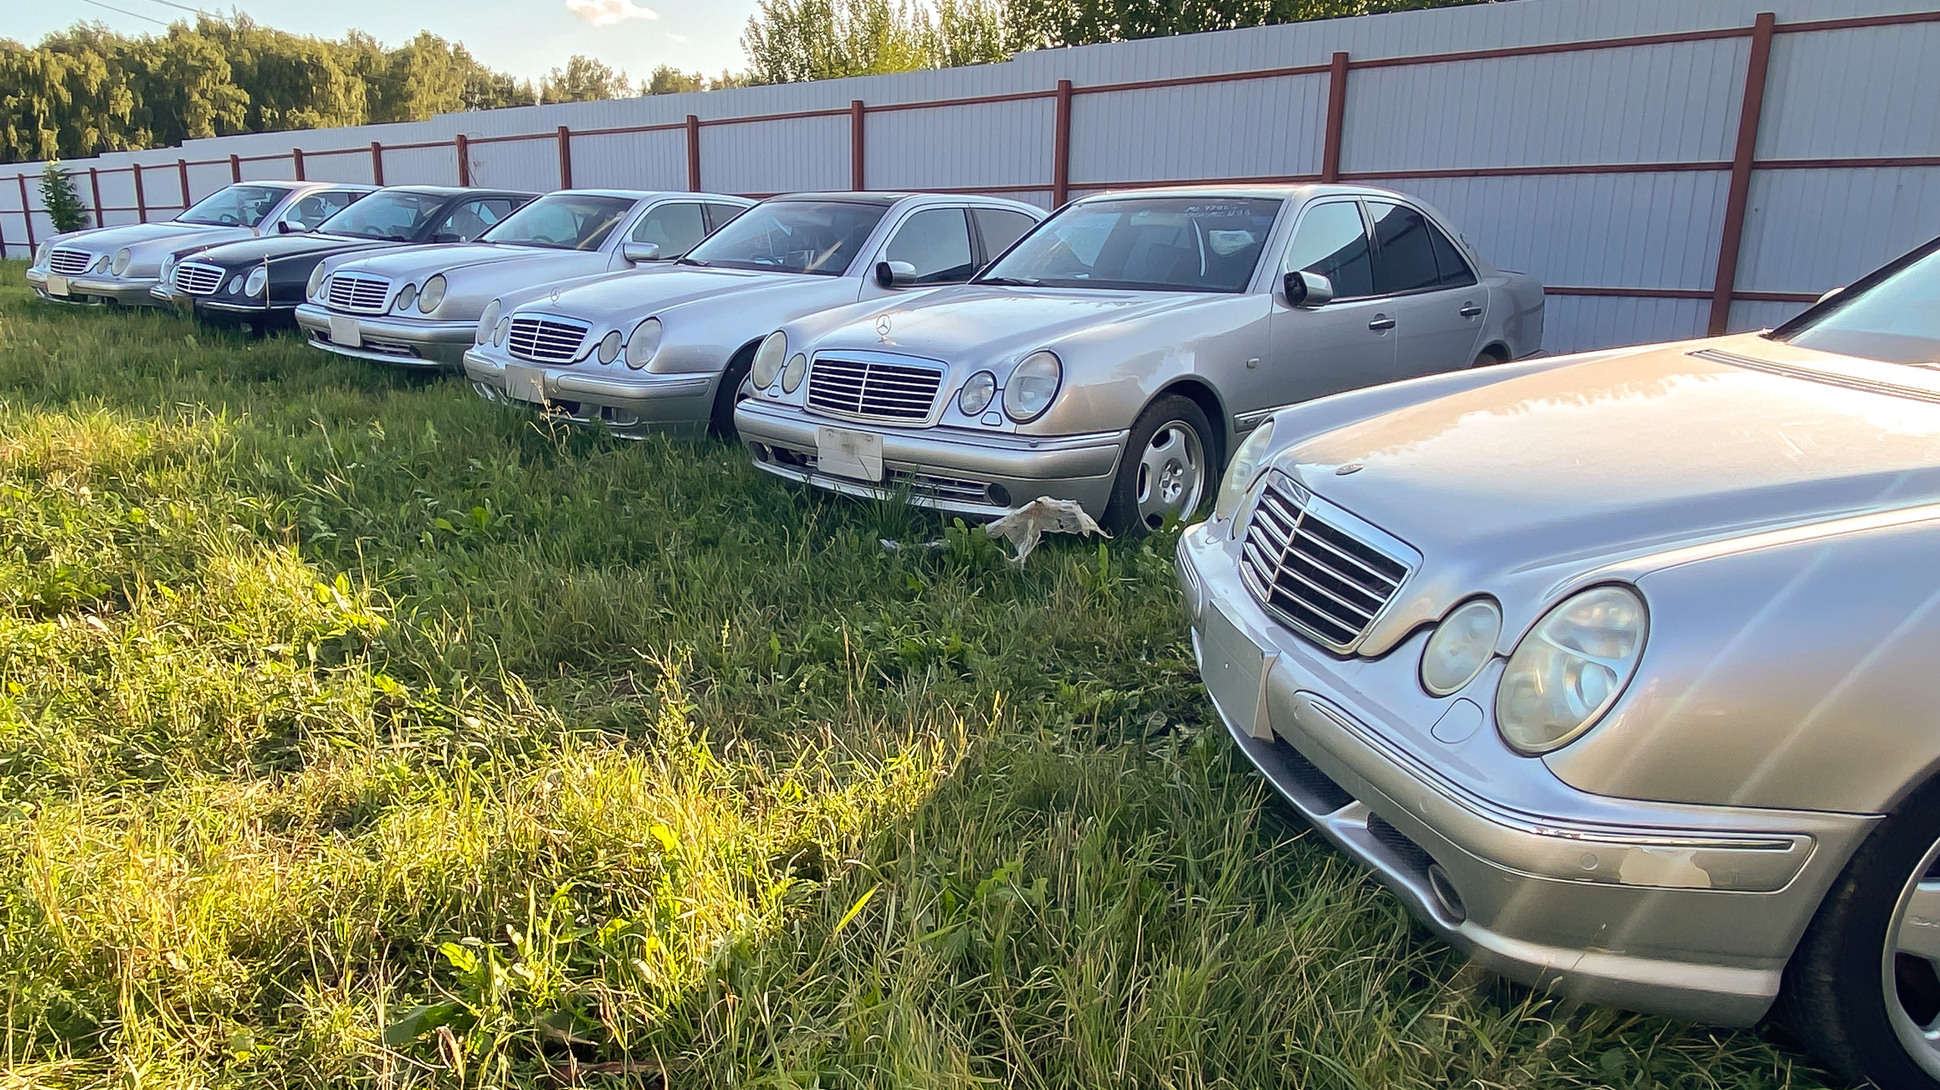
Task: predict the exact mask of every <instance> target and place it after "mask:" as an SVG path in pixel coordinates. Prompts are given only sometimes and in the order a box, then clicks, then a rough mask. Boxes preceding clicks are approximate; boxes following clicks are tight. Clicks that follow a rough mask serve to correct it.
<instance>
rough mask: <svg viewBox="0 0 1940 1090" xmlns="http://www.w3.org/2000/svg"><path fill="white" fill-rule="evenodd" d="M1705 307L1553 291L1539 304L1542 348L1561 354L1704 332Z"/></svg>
mask: <svg viewBox="0 0 1940 1090" xmlns="http://www.w3.org/2000/svg"><path fill="white" fill-rule="evenodd" d="M1707 309H1708V307H1707V305H1706V304H1705V303H1704V302H1703V301H1701V300H1696V299H1593V298H1586V297H1583V296H1575V295H1552V296H1550V297H1549V299H1548V302H1547V303H1546V304H1545V305H1544V307H1543V350H1544V351H1546V352H1548V353H1549V354H1550V355H1552V356H1560V355H1564V354H1566V353H1570V352H1587V351H1589V350H1591V349H1593V348H1608V347H1611V346H1612V345H1619V344H1651V343H1655V342H1657V341H1676V340H1683V339H1685V338H1687V337H1702V336H1704V326H1705V321H1706V311H1707Z"/></svg>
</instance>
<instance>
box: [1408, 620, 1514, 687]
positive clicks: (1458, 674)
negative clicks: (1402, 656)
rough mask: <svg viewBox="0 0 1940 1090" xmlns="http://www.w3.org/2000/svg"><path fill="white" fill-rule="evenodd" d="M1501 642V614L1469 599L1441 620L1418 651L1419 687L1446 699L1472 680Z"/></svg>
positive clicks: (1493, 654)
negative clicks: (1496, 644) (1419, 651)
mask: <svg viewBox="0 0 1940 1090" xmlns="http://www.w3.org/2000/svg"><path fill="white" fill-rule="evenodd" d="M1501 638H1502V610H1501V609H1499V608H1497V606H1496V604H1495V603H1494V602H1491V601H1489V600H1488V599H1487V598H1472V599H1470V600H1469V601H1466V602H1463V603H1462V604H1461V605H1459V606H1456V607H1455V610H1454V612H1452V613H1450V614H1449V615H1448V616H1446V617H1444V618H1442V623H1441V624H1438V625H1436V626H1435V632H1434V634H1433V635H1431V636H1429V637H1428V646H1427V647H1424V648H1422V651H1421V687H1422V688H1424V689H1426V690H1428V692H1429V694H1430V695H1431V696H1447V695H1449V694H1450V693H1453V692H1455V691H1457V690H1459V689H1460V688H1461V687H1462V686H1464V685H1467V684H1468V683H1469V682H1471V681H1474V680H1475V675H1477V674H1479V673H1481V672H1482V667H1484V666H1487V665H1488V664H1489V659H1491V658H1493V657H1494V656H1495V642H1496V641H1497V640H1499V639H1501Z"/></svg>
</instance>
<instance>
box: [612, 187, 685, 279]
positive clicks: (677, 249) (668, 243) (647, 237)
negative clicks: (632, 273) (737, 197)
mask: <svg viewBox="0 0 1940 1090" xmlns="http://www.w3.org/2000/svg"><path fill="white" fill-rule="evenodd" d="M706 237H707V223H706V220H705V219H704V218H703V214H702V209H701V202H699V201H661V202H660V203H659V204H656V205H654V206H653V207H652V208H649V209H647V211H646V214H645V215H643V216H641V217H640V218H639V220H637V221H636V222H635V223H634V224H633V229H632V230H631V231H628V232H627V236H626V241H628V242H650V243H652V244H654V245H655V246H658V247H660V260H662V261H672V260H673V259H674V258H677V257H679V256H680V255H682V254H684V253H686V252H687V251H689V250H691V249H693V248H694V247H695V246H696V245H698V244H699V243H700V241H701V239H704V238H706ZM614 261H615V264H614V266H613V267H614V268H616V269H624V268H627V267H628V262H627V260H626V258H624V257H621V256H620V255H619V254H617V253H616V254H615V255H614Z"/></svg>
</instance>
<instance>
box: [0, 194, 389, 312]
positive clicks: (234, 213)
mask: <svg viewBox="0 0 1940 1090" xmlns="http://www.w3.org/2000/svg"><path fill="white" fill-rule="evenodd" d="M372 188H373V187H371V186H367V185H350V184H347V183H341V182H238V183H237V184H235V185H231V186H225V187H224V188H222V189H219V190H217V191H216V192H214V193H211V194H210V195H209V196H207V197H204V198H203V199H202V200H200V201H198V202H196V203H195V204H194V205H192V206H190V207H189V208H188V210H186V211H184V212H183V213H182V214H181V215H179V216H176V217H175V218H174V219H172V220H160V221H157V222H155V223H128V224H122V225H121V226H118V227H96V228H92V229H89V230H84V231H70V232H68V233H67V234H64V235H55V236H54V237H53V238H51V239H48V240H47V241H46V242H43V243H41V245H40V249H39V250H38V251H37V252H36V253H35V254H34V262H33V264H32V265H30V266H28V268H27V284H28V286H29V287H31V288H33V289H34V292H35V294H37V295H38V296H39V297H40V298H42V299H47V300H51V301H54V302H62V303H119V304H121V305H123V306H159V305H160V304H161V302H162V300H161V299H159V298H156V297H155V296H154V295H153V294H152V290H153V289H154V287H155V286H156V284H158V283H160V282H161V281H163V280H165V279H166V278H167V270H168V269H169V268H171V267H172V266H173V265H174V263H175V262H176V261H177V260H178V259H180V258H181V257H183V256H184V255H187V254H191V253H194V252H195V251H197V250H200V249H203V248H205V247H209V246H217V245H220V244H222V243H225V242H236V241H238V240H241V239H245V238H254V237H256V236H258V235H265V234H289V233H290V232H293V231H310V230H314V229H315V228H316V226H317V225H318V224H320V223H322V222H323V221H324V220H327V219H329V218H330V217H331V216H334V215H336V214H337V213H338V212H341V211H342V210H343V209H344V208H345V207H347V206H348V205H350V204H351V203H352V202H353V201H356V200H357V199H358V198H360V197H363V196H364V195H366V194H368V193H370V192H372Z"/></svg>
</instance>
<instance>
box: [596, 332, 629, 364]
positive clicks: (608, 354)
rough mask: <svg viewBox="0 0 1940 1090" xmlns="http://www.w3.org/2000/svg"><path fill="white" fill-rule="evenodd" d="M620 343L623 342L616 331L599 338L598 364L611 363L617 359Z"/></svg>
mask: <svg viewBox="0 0 1940 1090" xmlns="http://www.w3.org/2000/svg"><path fill="white" fill-rule="evenodd" d="M622 343H624V342H622V341H621V340H620V331H619V330H617V329H616V330H614V331H613V332H611V333H608V334H607V335H606V336H604V337H601V338H600V362H601V363H612V362H613V361H614V360H617V359H619V358H620V345H621V344H622Z"/></svg>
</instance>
